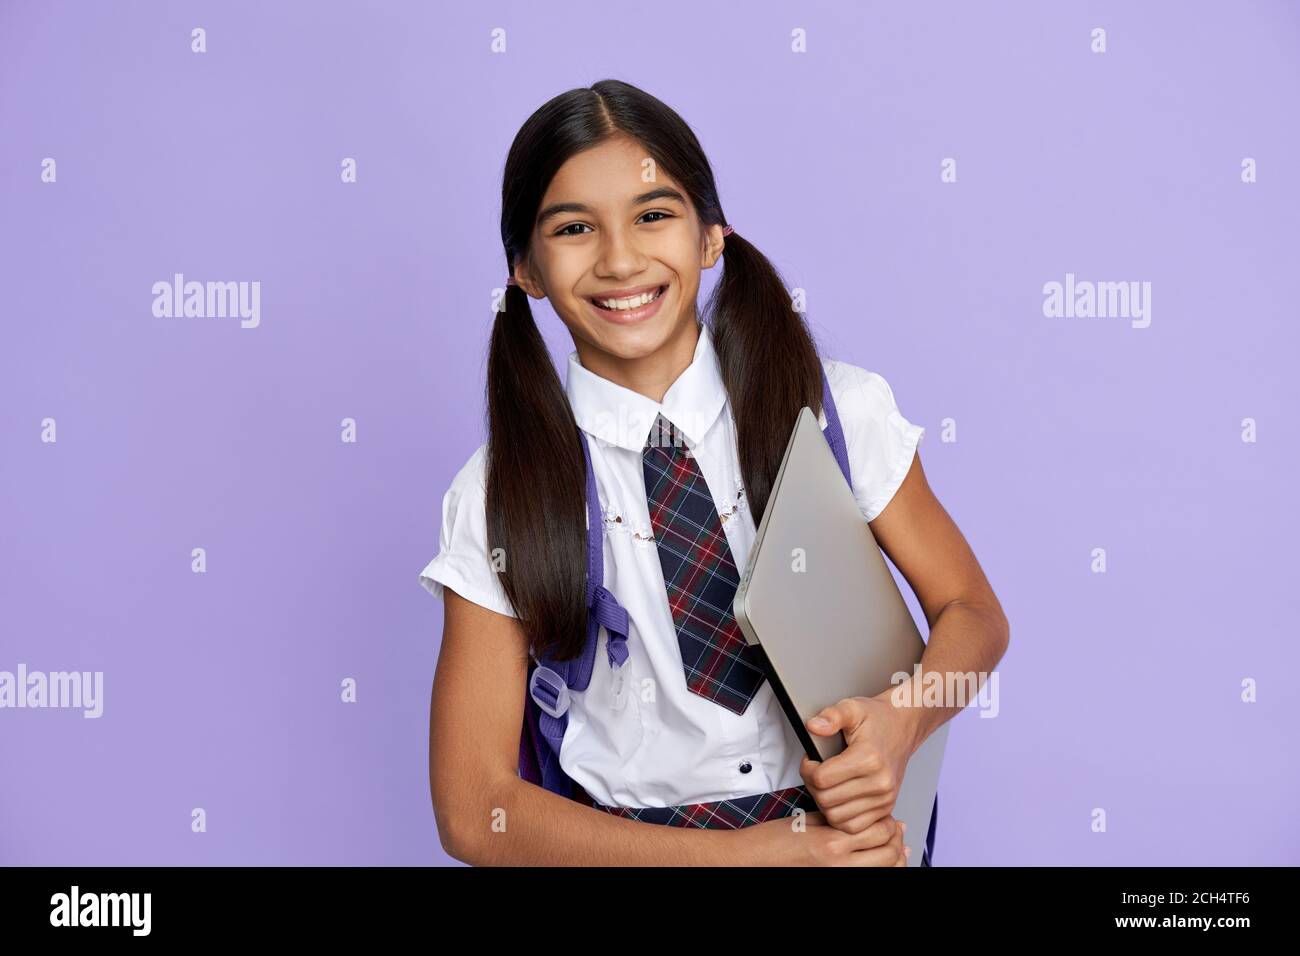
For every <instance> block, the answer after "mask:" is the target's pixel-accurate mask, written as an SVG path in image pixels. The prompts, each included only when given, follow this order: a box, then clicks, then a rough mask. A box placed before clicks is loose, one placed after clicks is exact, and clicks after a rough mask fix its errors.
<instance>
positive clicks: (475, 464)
mask: <svg viewBox="0 0 1300 956" xmlns="http://www.w3.org/2000/svg"><path fill="white" fill-rule="evenodd" d="M486 456H487V446H486V445H480V446H479V448H478V450H477V451H475V452H474V454H473V455H471V456H470V459H469V461H467V462H466V463H465V465H464V466H463V467H462V468H461V469H460V471H459V472H457V473H456V477H455V478H453V479H452V481H451V487H449V488H448V489H447V492H446V494H444V495H443V496H442V532H441V534H440V538H439V551H438V554H437V555H436V556H435V557H434V559H433V560H432V561H430V562H429V563H428V564H427V565H425V567H424V570H423V571H421V572H420V584H421V585H423V587H424V589H425V590H426V591H428V592H429V593H430V594H432V595H433V596H434V597H437V598H442V597H443V596H444V595H443V588H444V587H449V588H451V589H452V590H453V591H455V592H456V593H457V594H459V595H460V596H461V597H463V598H465V599H466V600H467V601H473V602H474V603H475V604H480V605H482V606H483V607H485V608H487V609H488V610H491V611H496V612H497V613H498V614H505V615H507V616H509V617H518V615H517V614H516V613H515V609H514V605H512V604H511V603H510V599H509V598H508V597H506V592H505V588H503V587H502V585H501V578H500V576H499V575H498V574H497V572H496V571H495V570H494V569H493V567H492V561H491V558H490V556H489V554H488V547H487V515H486V511H485V507H484V503H485V499H486V496H487V493H486V490H485V484H484V470H485V467H486V460H487V457H486Z"/></svg>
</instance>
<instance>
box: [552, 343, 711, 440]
mask: <svg viewBox="0 0 1300 956" xmlns="http://www.w3.org/2000/svg"><path fill="white" fill-rule="evenodd" d="M565 392H566V394H567V395H568V397H569V405H570V406H571V407H572V408H573V417H574V419H575V420H576V421H577V422H578V427H579V428H581V429H582V430H583V431H585V432H587V434H589V435H591V436H592V437H593V438H596V439H599V440H600V441H603V442H606V443H607V444H611V445H617V446H618V447H619V448H626V449H628V450H629V451H635V452H640V451H641V450H642V449H643V448H644V447H645V444H646V441H647V440H648V439H649V437H650V428H651V426H652V425H653V424H654V421H655V418H656V416H657V415H659V414H660V413H661V412H662V413H663V415H664V417H665V418H667V419H668V420H669V421H671V422H672V423H673V424H674V425H676V426H677V427H678V428H679V429H681V431H682V432H683V433H684V434H685V435H686V439H687V441H689V442H690V444H691V445H692V446H696V445H698V444H699V443H700V442H701V441H702V440H703V439H704V436H705V435H706V434H707V433H708V431H709V429H710V428H712V427H713V423H714V422H715V421H716V420H717V418H718V413H719V412H721V411H722V407H723V405H725V404H726V401H727V391H726V389H725V388H724V387H723V384H722V374H721V372H720V371H719V369H718V359H717V354H716V353H715V352H714V351H713V334H712V332H711V331H710V330H709V327H708V326H707V325H704V324H701V325H700V327H699V341H697V342H696V343H695V356H694V358H692V360H691V364H690V365H688V366H687V367H686V369H685V370H684V371H683V372H682V374H681V375H679V376H677V379H676V380H675V381H674V382H673V383H672V385H670V386H669V387H668V391H667V392H666V393H665V394H664V400H663V401H662V402H656V401H655V400H654V399H652V398H647V397H646V396H645V395H642V394H641V393H640V392H634V391H633V390H632V389H630V388H625V387H624V386H622V385H617V384H615V383H614V382H611V381H610V380H609V379H607V378H602V377H601V376H599V375H597V374H596V373H595V372H593V371H591V370H590V369H588V368H586V367H585V366H583V364H582V363H581V362H580V361H578V353H577V351H576V350H575V351H573V352H570V353H569V370H568V377H567V379H566V381H565Z"/></svg>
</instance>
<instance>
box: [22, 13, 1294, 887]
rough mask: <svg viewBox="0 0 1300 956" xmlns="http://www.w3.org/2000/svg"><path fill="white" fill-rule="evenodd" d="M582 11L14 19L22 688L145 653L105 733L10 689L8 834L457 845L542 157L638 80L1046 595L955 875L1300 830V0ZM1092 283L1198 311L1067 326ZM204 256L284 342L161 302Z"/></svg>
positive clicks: (334, 858)
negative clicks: (546, 135)
mask: <svg viewBox="0 0 1300 956" xmlns="http://www.w3.org/2000/svg"><path fill="white" fill-rule="evenodd" d="M552 6H553V5H550V4H545V5H543V4H530V3H512V4H506V3H502V4H489V3H482V4H480V3H475V4H472V5H471V4H457V5H454V6H453V5H450V4H437V5H434V4H427V5H426V4H419V5H417V4H413V3H394V2H385V3H374V4H365V3H333V4H328V5H326V4H307V3H283V2H281V3H271V4H267V3H253V2H241V3H186V4H177V3H167V2H134V3H121V4H97V3H96V4H92V3H81V4H72V3H40V4H38V3H34V2H33V3H18V2H13V0H6V2H3V3H0V137H2V139H0V268H3V292H4V296H5V310H4V334H3V344H2V345H0V609H2V610H0V669H3V670H10V671H13V670H15V669H16V667H17V665H18V663H19V662H22V663H25V664H26V665H27V667H28V668H29V669H34V670H44V671H57V670H72V669H76V670H88V671H94V670H102V671H104V672H105V677H104V680H105V713H104V716H103V717H102V718H100V719H99V720H86V719H83V718H82V717H81V715H80V714H79V713H78V712H76V711H67V710H43V711H42V710H0V768H2V770H0V862H4V863H11V864H13V863H18V864H34V863H39V864H146V863H160V864H213V863H215V864H236V863H252V864H278V863H295V864H327V863H343V864H386V863H394V864H420V863H443V862H447V858H446V857H445V856H444V855H443V853H442V851H441V849H440V847H439V845H438V841H437V836H436V832H435V829H434V824H433V819H432V814H431V809H430V802H429V794H428V783H427V754H426V748H427V733H428V703H429V686H430V680H431V677H432V673H433V668H434V664H435V660H436V655H437V650H438V637H439V630H440V626H441V620H442V611H441V607H440V605H439V604H438V603H437V602H436V601H434V600H433V599H432V598H431V597H430V596H429V595H428V594H427V593H426V592H425V591H424V590H423V589H422V588H421V587H420V586H419V584H418V583H417V575H418V573H419V571H420V569H421V568H422V567H423V566H424V564H425V562H426V561H427V560H428V559H429V558H430V557H432V556H433V554H434V553H435V552H436V550H437V536H438V529H439V521H440V505H441V496H442V492H443V490H444V489H445V488H446V486H447V484H448V483H449V481H450V479H451V477H452V475H453V474H454V473H455V471H456V470H457V469H458V468H459V467H460V465H461V464H462V463H463V462H464V461H465V459H466V458H467V457H468V456H469V455H470V453H471V452H472V451H473V450H474V448H475V447H476V446H477V445H478V444H479V443H480V442H481V441H482V440H483V438H484V435H483V429H482V376H483V357H484V353H485V347H486V341H487V334H488V329H489V325H490V321H491V319H492V313H491V311H490V296H491V289H492V288H493V287H494V286H499V285H500V284H501V281H502V279H503V278H504V274H505V263H504V259H503V255H502V252H501V247H500V240H499V234H498V216H499V212H500V210H499V201H500V200H499V196H500V179H499V177H500V172H501V167H502V164H503V161H504V156H505V152H506V149H507V147H508V145H509V143H510V140H511V138H512V137H513V135H514V133H515V131H516V130H517V129H518V127H519V124H520V123H522V122H523V120H524V119H525V118H526V117H527V116H528V114H529V113H530V112H532V110H534V109H535V108H536V107H537V106H539V105H540V104H541V103H542V102H544V101H545V100H546V99H547V98H549V97H550V96H552V95H554V94H556V93H558V92H560V91H562V90H564V89H568V88H570V87H573V86H583V85H589V84H590V83H591V82H593V81H595V80H597V79H601V78H603V77H606V76H616V77H620V78H623V79H627V80H629V81H631V82H634V83H637V84H638V85H641V86H643V87H645V88H646V89H648V90H650V91H651V92H653V93H654V94H655V95H657V96H659V97H661V98H662V99H664V100H665V101H666V102H668V103H669V104H670V105H672V106H673V107H675V108H677V109H678V110H679V111H680V112H681V113H682V114H683V115H684V116H685V117H686V119H687V121H688V122H690V123H691V124H692V126H693V127H694V128H695V129H696V131H697V132H698V134H699V136H700V138H701V141H702V143H703V144H704V147H705V149H706V151H707V152H708V154H709V156H710V159H711V161H712V162H713V164H714V167H715V171H716V173H717V176H718V181H719V186H720V188H721V191H722V197H723V203H724V209H725V212H726V214H727V216H728V219H729V220H730V221H731V222H732V223H734V224H735V225H736V228H737V230H738V231H739V232H740V233H741V234H743V235H744V236H745V237H746V238H748V239H749V240H750V241H752V242H754V243H755V244H757V245H758V246H759V247H760V248H762V249H763V250H764V251H765V252H767V253H768V254H769V255H770V256H771V257H772V258H773V260H774V261H775V262H776V263H777V264H778V267H779V268H781V269H782V270H783V273H784V275H785V278H786V280H787V282H788V284H789V285H791V286H800V287H803V288H805V289H807V290H808V301H809V309H810V315H809V318H810V322H811V324H812V326H813V328H814V330H815V332H816V334H817V336H818V338H819V341H820V342H821V344H822V346H823V348H824V351H825V352H826V353H827V354H829V355H830V356H832V357H836V358H843V359H846V360H848V361H852V362H855V363H857V364H860V365H863V366H865V367H867V368H870V369H873V370H876V371H878V372H880V373H881V374H883V375H884V376H885V377H886V378H887V379H888V380H889V382H890V383H891V385H892V386H893V388H894V391H895V395H896V397H897V399H898V401H899V405H900V407H901V409H902V411H903V413H904V415H906V416H907V417H908V418H909V419H910V420H912V421H914V422H917V423H919V424H922V425H925V426H927V428H928V429H929V434H928V435H927V440H926V442H925V444H924V446H923V448H922V456H923V460H924V461H925V465H926V469H927V471H928V473H929V475H930V478H931V482H932V484H933V486H934V487H935V489H936V492H937V493H938V495H939V497H940V499H941V500H942V501H943V502H944V504H945V506H946V507H947V508H948V510H949V511H950V513H951V514H952V515H953V517H954V518H955V519H956V521H957V522H958V524H959V525H960V526H961V528H962V529H963V531H964V532H965V534H966V536H967V537H968V539H969V540H970V542H971V544H972V546H973V547H974V549H975V551H976V553H977V554H978V556H979V558H980V560H981V563H982V564H983V566H984V568H985V570H986V572H987V574H988V575H989V578H990V580H991V581H992V582H993V585H994V587H995V589H996V590H997V592H998V594H999V596H1000V598H1001V600H1002V602H1003V604H1004V606H1005V608H1006V610H1007V613H1008V616H1009V617H1010V620H1011V622H1012V632H1013V635H1014V636H1013V643H1012V648H1011V651H1010V653H1009V655H1008V656H1007V657H1006V658H1005V660H1004V662H1003V665H1002V667H1001V668H1000V675H1001V676H1000V681H1001V687H1000V690H1001V714H1000V716H999V717H998V718H997V719H994V720H983V719H980V718H979V717H978V714H977V713H976V712H975V711H974V710H973V709H972V710H970V711H968V712H966V713H963V714H962V715H961V716H960V717H959V718H957V725H956V726H954V728H953V732H952V736H951V742H950V745H949V752H948V758H947V761H946V765H945V771H944V779H943V787H942V790H941V793H942V794H943V798H942V799H941V803H942V808H941V811H940V825H939V833H938V842H937V853H936V859H937V862H938V863H939V864H940V865H957V864H990V863H991V864H1033V863H1042V864H1064V863H1073V864H1084V865H1090V864H1112V863H1116V864H1148V863H1158V864H1179V865H1181V864H1202V863H1205V864H1279V863H1292V864H1294V863H1297V862H1300V823H1297V819H1296V815H1295V812H1294V811H1295V807H1296V805H1297V799H1298V798H1300V786H1298V780H1297V769H1296V764H1295V758H1294V746H1293V744H1292V738H1293V736H1294V734H1295V731H1296V723H1297V722H1296V719H1295V713H1296V705H1297V690H1296V678H1295V675H1296V664H1297V658H1298V656H1300V654H1298V653H1297V637H1296V632H1295V622H1296V620H1297V599H1296V594H1297V588H1296V585H1295V573H1294V558H1293V555H1294V548H1295V541H1296V540H1297V532H1298V531H1300V528H1297V518H1296V508H1295V507H1294V501H1293V494H1294V487H1295V481H1294V472H1295V468H1296V465H1297V460H1296V459H1297V455H1296V451H1295V449H1296V439H1297V434H1296V432H1297V426H1296V414H1295V413H1296V409H1297V401H1296V400H1297V389H1296V385H1295V379H1294V375H1293V367H1294V364H1295V357H1296V345H1297V335H1296V332H1295V322H1296V319H1297V315H1296V305H1295V303H1296V293H1295V278H1296V244H1295V240H1294V236H1295V227H1296V222H1297V210H1298V208H1300V203H1298V202H1297V181H1296V157H1297V156H1298V155H1300V136H1298V135H1297V124H1296V121H1295V119H1296V113H1295V110H1296V102H1297V92H1298V91H1300V90H1298V88H1300V56H1298V55H1297V54H1300V13H1297V8H1296V6H1295V5H1294V4H1290V3H1284V2H1275V3H1266V2H1259V3H1249V4H1230V3H1217V4H1210V3H1172V2H1164V3H1150V2H1148V3H1142V4H1123V3H1113V4H1112V3H1087V4H1056V3H1052V4H1047V3H1042V4H1039V3H989V4H973V3H960V2H946V3H919V4H902V3H899V4H871V5H865V4H857V3H799V4H778V3H757V4H748V5H746V6H745V9H744V12H743V15H742V14H741V13H740V12H738V8H737V6H736V5H735V4H727V3H720V2H715V3H700V2H690V3H681V2H667V3H660V4H657V5H654V6H652V7H646V6H644V5H638V4H627V5H623V6H621V7H616V6H615V5H611V4H608V3H603V2H602V3H596V2H592V3H565V4H561V5H556V7H555V10H553V9H551V8H552ZM556 10H559V11H561V12H556ZM194 26H203V27H205V28H206V29H207V34H208V52H207V53H205V54H202V55H197V54H193V53H191V52H190V49H189V47H190V41H189V31H190V29H191V28H192V27H194ZM1095 26H1103V27H1105V28H1106V30H1107V35H1108V36H1107V39H1108V47H1109V49H1108V52H1106V53H1105V54H1102V55H1098V54H1094V53H1092V52H1090V49H1089V32H1090V30H1091V29H1092V28H1093V27H1095ZM494 27H504V28H505V29H506V30H507V33H508V52H507V53H505V54H500V55H494V54H492V53H491V52H489V40H490V31H491V29H492V28H494ZM795 27H803V28H805V29H806V30H807V32H808V38H809V39H808V44H809V52H808V53H806V54H804V55H794V54H792V53H791V52H790V51H789V45H790V40H789V36H790V31H791V30H792V29H793V28H795ZM345 156H353V157H356V158H357V160H358V163H359V182H358V183H357V184H355V185H344V184H342V183H340V181H339V164H340V161H341V159H342V158H343V157H345ZM947 156H952V157H956V158H957V161H958V164H959V167H958V174H959V175H958V182H957V183H955V184H942V183H941V182H940V181H939V164H940V161H941V160H942V159H943V158H944V157H947ZM1245 156H1251V157H1254V158H1255V159H1256V160H1257V161H1258V164H1259V182H1258V183H1255V184H1253V185H1245V184H1243V183H1242V182H1241V181H1240V163H1241V159H1242V157H1245ZM45 157H53V158H55V159H56V160H57V162H58V182H57V184H53V185H51V184H45V183H42V182H41V181H40V164H41V161H42V159H43V158H45ZM1067 271H1072V272H1074V273H1076V274H1077V275H1078V277H1079V278H1080V279H1090V280H1116V281H1119V280H1138V281H1142V280H1146V281H1150V282H1151V283H1152V284H1153V292H1152V306H1153V314H1152V323H1151V326H1150V327H1149V328H1147V329H1134V328H1131V327H1130V324H1129V322H1128V320H1123V319H1091V320H1089V319H1075V320H1069V319H1048V318H1045V317H1044V316H1043V314H1042V300H1043V296H1042V291H1041V290H1042V286H1043V283H1045V282H1048V281H1052V280H1056V281H1062V280H1063V279H1064V276H1065V273H1066V272H1067ZM174 272H184V273H185V274H186V276H187V278H191V279H197V280H199V281H207V280H236V281H238V280H250V281H251V280H259V281H260V282H261V283H262V323H261V327H260V328H257V329H241V328H240V327H239V326H238V322H237V320H230V319H226V320H202V319H189V320H180V319H158V318H154V317H153V316H152V315H151V311H150V307H151V303H152V298H153V297H152V293H151V291H150V287H151V285H152V283H153V282H155V281H157V280H166V279H169V278H170V277H171V275H172V274H173V273H174ZM539 321H542V322H543V324H544V327H545V328H546V330H547V334H548V336H549V338H550V341H551V342H552V343H553V345H554V348H555V354H556V357H557V359H562V357H563V356H564V355H565V354H567V352H568V351H569V349H570V348H571V343H570V342H569V340H568V338H567V335H566V334H565V333H564V331H563V329H562V327H561V326H560V325H559V324H558V321H557V320H555V318H554V316H553V315H552V314H550V313H549V311H548V310H543V311H540V312H539ZM47 416H52V417H54V418H56V419H57V421H58V442H57V444H53V445H50V444H43V443H42V442H41V441H40V437H39V436H40V422H41V420H42V419H43V418H45V417H47ZM348 416H350V417H354V418H356V419H357V421H358V436H359V440H358V442H357V444H355V445H349V444H343V443H342V442H340V440H339V422H340V419H342V418H344V417H348ZM1247 416H1249V417H1253V418H1255V419H1256V420H1257V421H1258V423H1259V424H1258V428H1259V440H1258V443H1256V444H1245V443H1243V442H1242V441H1241V439H1240V431H1241V420H1242V419H1243V418H1244V417H1247ZM947 417H952V418H955V419H956V421H957V422H958V428H959V431H958V436H959V439H960V440H959V441H958V442H956V443H944V442H942V441H941V432H942V430H943V425H942V423H943V420H944V419H945V418H947ZM196 546H200V547H204V548H206V549H207V553H208V573H207V574H203V575H196V574H193V573H191V571H190V557H189V555H190V549H191V548H193V547H196ZM1094 547H1104V548H1106V549H1107V553H1108V563H1109V571H1108V573H1106V574H1104V575H1098V574H1093V573H1092V572H1091V571H1090V567H1089V562H1090V552H1091V550H1092V549H1093V548H1094ZM918 619H921V618H920V617H919V614H918ZM346 676H352V677H355V678H356V679H357V680H358V681H359V702H358V703H356V704H355V705H351V706H344V705H343V704H341V703H340V702H339V682H340V680H342V679H343V678H344V677H346ZM1246 677H1251V678H1254V679H1256V680H1257V681H1258V682H1259V701H1258V703H1255V704H1251V705H1248V704H1244V703H1242V702H1240V699H1239V695H1240V683H1241V681H1242V679H1243V678H1246ZM193 807H203V808H205V809H206V811H207V814H208V832H207V833H205V834H193V833H191V832H190V811H191V809H192V808H193ZM1094 807H1102V808H1105V810H1106V811H1107V815H1108V831H1107V832H1106V833H1103V834H1097V833H1093V832H1091V830H1090V826H1089V824H1090V816H1089V815H1090V813H1091V811H1092V809H1093V808H1094Z"/></svg>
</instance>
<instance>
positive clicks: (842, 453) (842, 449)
mask: <svg viewBox="0 0 1300 956" xmlns="http://www.w3.org/2000/svg"><path fill="white" fill-rule="evenodd" d="M822 411H823V412H824V413H825V414H826V428H825V429H824V430H823V431H822V434H823V435H825V436H826V443H827V444H828V445H830V446H831V451H832V452H833V453H834V455H835V460H836V461H837V462H839V465H840V471H842V472H844V480H845V481H847V482H848V483H849V487H850V488H852V487H853V472H852V470H851V469H850V468H849V446H848V444H847V443H846V442H845V440H844V428H843V427H842V426H841V425H840V413H839V410H838V409H837V408H836V407H835V396H834V395H832V394H831V383H830V382H829V381H828V380H827V378H826V366H825V365H822Z"/></svg>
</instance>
